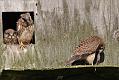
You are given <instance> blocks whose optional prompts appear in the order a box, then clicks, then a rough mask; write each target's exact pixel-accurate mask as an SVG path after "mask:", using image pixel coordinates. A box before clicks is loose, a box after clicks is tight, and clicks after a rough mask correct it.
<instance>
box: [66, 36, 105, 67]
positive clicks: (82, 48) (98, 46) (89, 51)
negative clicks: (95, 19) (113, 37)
mask: <svg viewBox="0 0 119 80" xmlns="http://www.w3.org/2000/svg"><path fill="white" fill-rule="evenodd" d="M103 50H104V43H103V41H102V39H101V38H100V37H98V36H91V37H89V38H87V39H85V40H83V41H81V42H80V44H79V46H78V47H77V48H76V49H75V50H74V54H73V55H72V56H71V58H70V59H69V60H68V61H67V64H70V65H71V64H72V63H73V62H74V61H76V60H86V61H87V62H88V63H89V64H92V65H93V62H92V61H94V59H95V55H96V54H97V56H98V57H97V64H98V62H99V55H100V53H101V52H102V51H103ZM98 53H99V55H98Z"/></svg>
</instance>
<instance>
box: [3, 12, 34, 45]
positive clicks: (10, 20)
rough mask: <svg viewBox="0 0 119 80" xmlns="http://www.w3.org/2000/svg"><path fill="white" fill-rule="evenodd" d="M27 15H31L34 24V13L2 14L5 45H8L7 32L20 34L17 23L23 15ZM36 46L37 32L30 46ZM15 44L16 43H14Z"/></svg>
mask: <svg viewBox="0 0 119 80" xmlns="http://www.w3.org/2000/svg"><path fill="white" fill-rule="evenodd" d="M25 13H30V16H31V19H32V21H33V24H34V12H2V22H3V23H2V24H3V43H4V44H7V43H6V42H5V39H4V38H5V37H4V36H5V35H4V33H5V31H6V30H8V29H12V30H14V31H15V32H16V33H17V32H18V30H17V23H16V22H17V21H18V19H20V18H21V17H20V15H21V14H25ZM31 43H32V44H35V32H33V35H32V39H31V40H30V44H31ZM14 44H15V43H14ZM16 44H17V43H16Z"/></svg>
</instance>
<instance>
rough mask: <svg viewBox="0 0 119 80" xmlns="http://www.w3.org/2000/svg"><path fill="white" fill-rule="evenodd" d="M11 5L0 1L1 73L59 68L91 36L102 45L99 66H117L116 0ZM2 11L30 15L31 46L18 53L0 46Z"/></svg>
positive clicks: (24, 0) (21, 0) (20, 0)
mask: <svg viewBox="0 0 119 80" xmlns="http://www.w3.org/2000/svg"><path fill="white" fill-rule="evenodd" d="M15 1H16V0H1V1H0V23H1V24H0V30H1V31H0V41H1V42H0V44H1V46H0V47H1V48H0V49H1V50H0V64H1V65H0V67H1V69H3V68H8V69H9V68H17V69H24V68H25V69H28V68H36V69H41V68H59V67H63V66H64V65H65V61H66V60H67V59H68V58H69V57H70V55H71V54H72V52H73V49H74V47H75V46H76V45H78V43H79V41H80V40H83V39H85V38H86V37H88V36H91V35H98V36H100V37H102V38H103V40H104V41H105V45H106V48H105V61H104V63H102V64H100V65H118V64H119V62H118V61H119V57H118V56H119V55H118V54H119V43H118V42H117V41H116V40H113V38H112V33H113V31H114V30H116V29H118V28H119V26H118V24H119V21H118V19H119V15H118V14H119V6H118V4H119V1H118V0H38V1H37V0H17V2H15ZM3 11H8V12H9V11H13V12H14V11H17V12H18V11H34V14H35V16H34V17H35V21H34V24H35V45H31V46H30V47H29V48H28V49H26V50H24V51H21V50H19V48H18V46H15V45H14V46H6V45H4V44H3V42H2V40H3V39H2V36H3V35H2V34H3V33H2V17H1V15H2V12H3ZM10 51H11V52H10Z"/></svg>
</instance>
